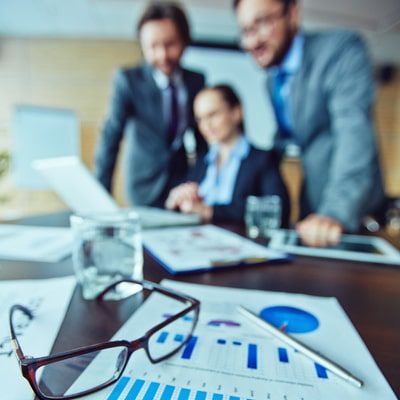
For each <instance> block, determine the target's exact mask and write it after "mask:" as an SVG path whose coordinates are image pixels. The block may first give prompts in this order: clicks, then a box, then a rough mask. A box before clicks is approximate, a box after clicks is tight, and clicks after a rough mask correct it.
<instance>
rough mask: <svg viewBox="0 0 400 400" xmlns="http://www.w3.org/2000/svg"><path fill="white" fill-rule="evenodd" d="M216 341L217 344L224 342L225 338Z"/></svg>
mask: <svg viewBox="0 0 400 400" xmlns="http://www.w3.org/2000/svg"><path fill="white" fill-rule="evenodd" d="M217 343H218V344H226V340H225V339H218V340H217Z"/></svg>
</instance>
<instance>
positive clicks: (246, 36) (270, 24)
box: [240, 8, 287, 48]
mask: <svg viewBox="0 0 400 400" xmlns="http://www.w3.org/2000/svg"><path fill="white" fill-rule="evenodd" d="M286 15H287V9H285V8H284V9H283V10H281V11H278V12H275V13H271V14H266V15H259V16H258V17H257V18H255V19H254V21H253V22H252V24H251V25H248V26H243V27H242V28H241V38H240V42H241V45H242V47H244V48H247V47H249V45H250V44H251V42H252V40H253V39H254V38H255V37H259V36H261V37H263V38H264V37H267V36H269V35H270V34H271V32H272V30H273V29H274V28H275V26H276V24H277V23H278V22H279V20H280V19H282V18H284V17H285V16H286Z"/></svg>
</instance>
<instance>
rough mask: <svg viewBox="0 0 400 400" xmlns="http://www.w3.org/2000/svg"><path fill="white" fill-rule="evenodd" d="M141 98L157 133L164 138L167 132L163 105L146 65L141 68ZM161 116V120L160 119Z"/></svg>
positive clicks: (158, 90)
mask: <svg viewBox="0 0 400 400" xmlns="http://www.w3.org/2000/svg"><path fill="white" fill-rule="evenodd" d="M143 77H144V81H143V96H144V98H145V99H146V101H145V104H146V105H148V106H149V110H151V113H152V115H153V116H154V117H153V121H154V124H155V126H157V132H158V133H159V134H160V135H163V136H165V132H166V130H167V126H166V122H165V121H164V118H163V115H164V113H163V105H162V96H161V92H160V89H159V88H158V87H157V84H156V82H155V80H154V78H153V73H152V70H151V67H150V66H149V65H148V64H144V66H143ZM160 116H161V118H160Z"/></svg>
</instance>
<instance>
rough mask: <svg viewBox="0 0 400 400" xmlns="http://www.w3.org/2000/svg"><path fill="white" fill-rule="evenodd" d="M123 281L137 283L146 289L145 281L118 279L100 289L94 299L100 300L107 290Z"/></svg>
mask: <svg viewBox="0 0 400 400" xmlns="http://www.w3.org/2000/svg"><path fill="white" fill-rule="evenodd" d="M125 282H127V283H134V284H137V285H140V286H142V287H143V288H146V289H148V288H147V287H146V285H145V283H146V282H145V281H135V280H133V279H121V280H119V281H116V282H114V283H112V284H111V285H110V286H107V287H106V288H105V289H104V290H102V291H101V292H100V293H99V294H98V295H97V296H96V297H95V300H96V301H101V300H103V298H104V296H105V295H106V294H107V293H108V292H110V291H111V290H113V289H114V288H116V287H117V286H118V285H119V284H121V283H125Z"/></svg>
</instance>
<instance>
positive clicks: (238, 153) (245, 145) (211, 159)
mask: <svg viewBox="0 0 400 400" xmlns="http://www.w3.org/2000/svg"><path fill="white" fill-rule="evenodd" d="M219 148H220V144H219V143H214V144H212V145H211V146H210V150H209V151H208V152H207V154H206V156H205V158H204V159H205V161H206V163H207V164H212V163H215V162H216V161H217V158H218V154H219ZM249 152H250V144H249V142H248V140H247V139H246V137H245V136H244V135H243V134H242V135H240V137H239V139H238V141H237V142H236V144H235V146H234V147H233V149H232V151H231V153H230V154H229V158H230V159H232V158H236V159H238V160H243V159H244V158H246V157H247V155H248V154H249Z"/></svg>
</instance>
